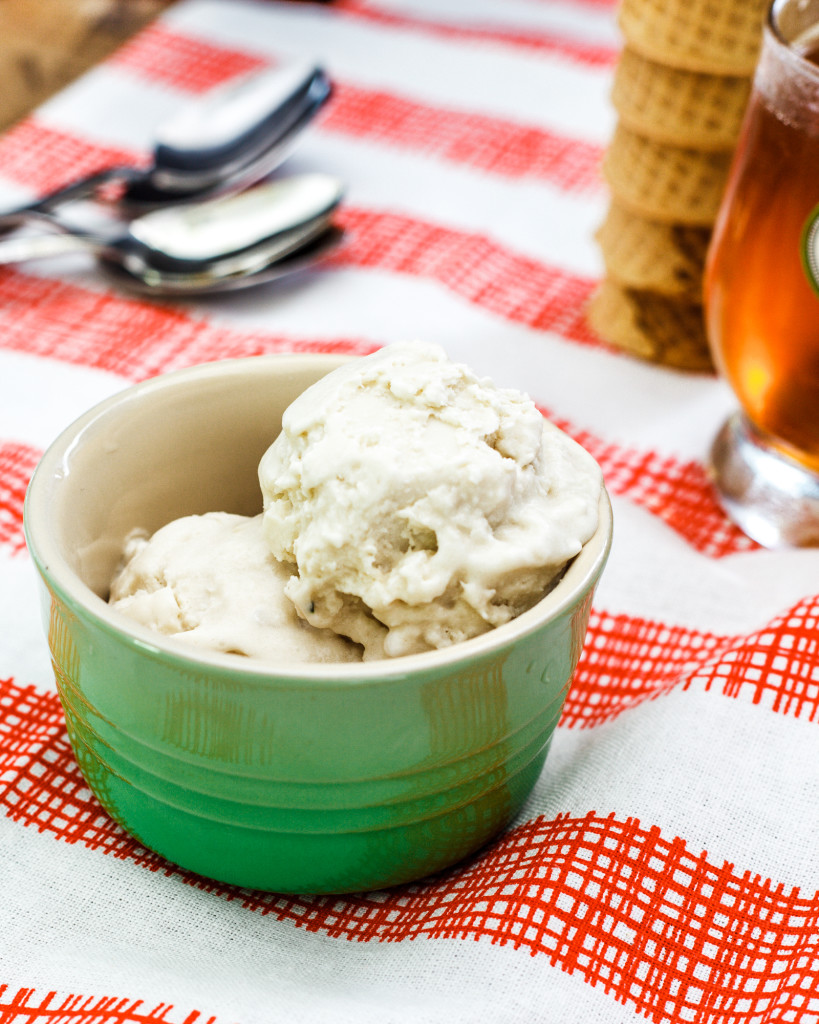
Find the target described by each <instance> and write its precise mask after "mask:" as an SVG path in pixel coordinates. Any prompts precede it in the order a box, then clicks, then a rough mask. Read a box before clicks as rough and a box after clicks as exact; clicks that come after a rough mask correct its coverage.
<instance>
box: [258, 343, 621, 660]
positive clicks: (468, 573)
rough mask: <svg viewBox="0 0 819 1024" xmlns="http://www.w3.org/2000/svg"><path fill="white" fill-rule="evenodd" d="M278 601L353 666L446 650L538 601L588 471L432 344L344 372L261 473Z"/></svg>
mask: <svg viewBox="0 0 819 1024" xmlns="http://www.w3.org/2000/svg"><path fill="white" fill-rule="evenodd" d="M259 478H260V482H261V487H262V493H263V495H264V509H265V511H264V528H265V536H266V538H267V542H268V544H269V546H270V550H271V551H272V552H273V554H274V555H275V557H276V558H278V559H280V560H282V561H284V562H290V563H293V564H294V565H295V567H296V569H295V572H294V574H293V577H292V578H291V579H290V581H289V582H288V584H287V586H286V588H285V592H286V594H287V595H288V596H289V597H290V598H291V599H292V601H293V602H294V604H295V606H296V608H297V609H298V611H299V614H300V615H301V616H303V617H304V618H305V619H306V620H307V621H308V622H311V623H313V624H315V625H316V626H320V627H325V628H329V629H332V630H333V631H335V632H337V633H339V634H341V635H343V636H347V637H350V638H352V639H353V640H355V641H357V642H358V643H361V644H363V645H364V648H365V655H364V656H365V658H367V659H370V658H378V657H384V656H397V655H403V654H409V653H413V652H418V651H425V650H429V649H432V648H438V647H444V646H447V645H449V644H452V643H456V642H458V641H461V640H465V639H467V638H469V637H472V636H476V635H477V634H479V633H482V632H485V631H486V630H488V629H490V628H492V627H494V626H497V625H500V624H501V623H504V622H506V621H508V620H509V619H511V618H513V617H514V616H516V615H518V614H519V613H520V612H522V611H524V610H526V609H527V608H529V607H531V606H532V605H533V604H535V603H536V602H537V601H538V600H539V599H540V598H541V597H542V596H543V594H544V593H545V592H546V591H547V590H548V589H549V587H550V585H551V584H553V583H554V581H555V580H556V578H557V576H558V575H559V574H560V572H561V570H562V569H563V567H564V566H565V565H566V563H567V562H568V561H569V560H570V559H571V558H573V557H574V556H575V555H576V554H577V553H578V551H580V548H581V547H582V545H583V544H584V543H585V542H586V541H587V540H588V539H589V538H590V537H591V535H592V534H593V533H594V531H595V529H596V527H597V515H598V511H597V510H598V500H599V495H600V489H601V476H600V470H599V468H598V466H597V464H596V463H595V462H594V460H593V459H592V458H591V456H590V455H589V454H588V453H587V452H586V451H584V450H583V449H582V448H581V447H580V446H579V445H577V444H576V443H575V442H573V441H572V440H571V439H570V438H568V437H567V436H566V435H565V434H563V433H562V432H561V431H559V430H557V428H555V427H554V426H553V425H551V424H549V423H548V422H546V421H545V420H544V419H543V417H542V416H541V415H540V413H539V412H538V411H537V409H536V407H535V406H534V404H533V403H532V401H531V400H530V399H529V398H527V397H526V396H525V395H522V394H520V393H518V392H515V391H510V390H504V389H500V388H497V387H495V386H494V385H493V384H492V383H491V382H490V381H487V380H481V379H479V378H477V377H476V376H475V375H474V374H473V373H472V372H471V371H469V370H468V369H467V368H466V367H465V366H461V365H458V364H454V363H452V362H450V361H449V360H448V359H447V357H446V355H445V353H444V352H443V350H442V349H440V348H438V347H437V346H432V345H422V344H401V345H391V346H389V347H387V348H385V349H382V350H381V351H380V352H377V353H375V354H374V355H372V356H368V357H366V358H365V359H358V360H355V361H351V362H350V363H348V364H345V365H344V366H342V367H341V368H339V369H338V370H335V371H334V372H333V373H331V374H329V375H328V376H327V377H325V378H323V379H322V380H320V381H319V382H318V383H317V384H315V385H314V386H313V387H311V388H309V389H308V390H307V391H305V392H304V393H303V394H302V395H301V396H300V397H299V398H297V399H296V401H295V402H293V403H292V405H291V406H290V407H289V408H288V409H287V411H286V412H285V415H284V418H283V424H282V432H281V434H280V435H279V437H278V438H277V439H276V441H275V442H274V443H273V445H272V446H271V447H270V449H269V450H268V451H267V452H266V454H265V455H264V457H263V459H262V461H261V464H260V466H259Z"/></svg>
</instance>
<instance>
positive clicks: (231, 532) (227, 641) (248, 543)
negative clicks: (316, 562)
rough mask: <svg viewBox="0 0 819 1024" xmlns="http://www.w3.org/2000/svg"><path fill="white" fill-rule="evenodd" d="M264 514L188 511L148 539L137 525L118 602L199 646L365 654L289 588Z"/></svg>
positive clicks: (312, 657) (284, 657)
mask: <svg viewBox="0 0 819 1024" xmlns="http://www.w3.org/2000/svg"><path fill="white" fill-rule="evenodd" d="M290 573H291V568H290V567H288V566H285V565H282V564H280V563H279V562H277V561H276V560H275V559H274V558H273V556H272V555H271V554H270V552H269V551H268V549H267V545H266V544H265V541H264V537H263V535H262V517H261V515H258V516H253V517H252V518H247V517H246V516H237V515H231V514H229V513H227V512H208V513H206V514H205V515H201V516H185V517H183V518H182V519H175V520H174V521H173V522H170V523H168V524H167V525H166V526H163V527H162V529H160V530H158V531H157V532H156V533H155V534H154V535H153V536H152V537H151V538H150V539H149V538H148V537H147V535H146V534H144V533H140V532H136V533H134V534H133V535H132V536H131V537H130V538H129V539H128V541H127V543H126V545H125V551H124V552H123V565H122V567H121V568H120V570H119V572H118V573H117V575H116V576H115V577H114V579H113V581H112V583H111V596H110V602H111V605H112V607H114V608H115V609H116V610H117V611H119V612H121V613H122V614H124V615H127V616H128V617H129V618H131V619H134V620H135V621H137V622H139V623H141V624H142V625H143V626H147V627H148V628H149V629H152V630H154V632H156V633H163V634H165V635H166V636H172V637H174V638H175V639H177V640H180V641H182V642H183V643H185V644H187V645H189V646H192V647H194V648H201V649H205V650H213V651H224V652H230V653H233V654H242V655H245V656H246V657H252V658H264V659H266V660H269V661H272V662H273V663H276V664H282V663H286V662H338V661H360V660H361V649H360V648H358V647H356V646H355V644H352V643H350V642H349V641H348V640H345V639H344V638H343V637H340V636H337V635H336V634H335V633H332V632H330V631H329V630H319V629H313V628H312V627H311V626H310V625H309V624H308V623H306V622H305V621H304V620H303V619H301V618H299V616H298V615H297V614H296V610H295V608H294V607H293V605H292V603H291V602H290V601H289V600H288V599H287V598H286V597H285V596H284V585H285V582H286V581H287V579H288V578H289V576H290Z"/></svg>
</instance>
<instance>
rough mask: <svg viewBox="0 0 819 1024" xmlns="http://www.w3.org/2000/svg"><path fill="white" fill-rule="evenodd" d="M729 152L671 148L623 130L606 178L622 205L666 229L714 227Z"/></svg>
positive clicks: (615, 141) (607, 158)
mask: <svg viewBox="0 0 819 1024" xmlns="http://www.w3.org/2000/svg"><path fill="white" fill-rule="evenodd" d="M730 162H731V153H730V152H718V153H713V152H709V151H703V150H699V149H693V148H691V147H683V146H668V145H664V144H662V143H659V142H655V141H654V140H653V139H647V138H646V137H645V136H643V135H638V134H637V133H636V132H632V131H630V130H629V129H628V128H626V127H625V126H624V125H623V124H618V125H617V128H616V129H615V131H614V136H613V137H612V140H611V144H610V145H609V148H608V151H607V153H606V156H605V159H604V161H603V172H604V174H605V177H606V180H607V182H608V184H609V187H610V188H611V191H612V194H613V196H614V198H615V199H616V200H617V201H618V202H619V203H620V205H622V206H624V207H626V208H627V209H630V210H632V211H633V212H634V213H637V214H639V215H641V216H643V217H646V218H649V219H652V220H658V221H662V222H663V223H681V224H692V225H697V226H701V227H702V226H711V225H713V223H714V221H715V219H716V216H717V211H718V210H719V204H720V200H721V198H722V193H723V190H724V188H725V182H726V180H727V178H728V168H729V165H730Z"/></svg>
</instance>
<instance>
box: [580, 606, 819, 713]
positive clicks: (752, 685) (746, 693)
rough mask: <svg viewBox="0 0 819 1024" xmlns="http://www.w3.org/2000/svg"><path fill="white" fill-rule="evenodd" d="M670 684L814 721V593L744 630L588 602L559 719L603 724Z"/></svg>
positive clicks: (818, 663)
mask: <svg viewBox="0 0 819 1024" xmlns="http://www.w3.org/2000/svg"><path fill="white" fill-rule="evenodd" d="M675 687H681V688H683V689H686V690H687V689H691V688H694V687H696V688H702V689H704V690H714V691H715V692H717V693H721V694H722V695H723V696H726V697H740V696H742V697H743V699H745V700H750V702H751V703H753V704H759V705H762V706H763V707H766V708H768V709H769V710H770V711H773V712H775V713H777V714H783V715H789V716H792V717H794V718H801V719H805V720H807V721H809V722H815V721H819V594H817V595H814V596H812V597H807V598H805V599H804V600H802V601H800V602H799V603H798V604H796V605H794V607H792V608H790V609H788V611H787V612H785V613H784V614H783V615H779V616H777V617H776V618H774V619H773V620H772V621H771V622H770V623H768V625H766V626H765V627H764V628H763V629H760V630H757V631H756V632H753V633H750V634H748V635H743V636H730V635H729V636H719V635H717V634H714V633H710V632H704V631H702V630H696V629H687V628H685V627H682V626H672V625H668V624H666V623H664V622H660V621H652V620H649V619H644V618H640V617H635V616H630V615H611V614H608V613H606V612H602V611H599V610H597V609H592V613H591V618H590V622H589V630H588V633H587V636H586V644H585V646H584V648H583V652H582V654H581V656H580V661H579V663H578V666H577V670H576V672H575V676H574V679H573V681H572V686H571V689H570V690H569V694H568V697H567V699H566V704H565V706H564V711H563V716H562V718H561V723H560V724H561V725H563V726H567V727H583V726H594V725H600V724H601V723H602V722H606V721H609V720H610V719H613V718H616V717H617V716H618V715H619V714H621V713H622V712H623V711H625V710H627V709H628V708H630V707H636V706H637V705H638V704H641V703H643V701H646V700H652V699H654V698H656V697H659V696H661V695H662V694H664V693H668V692H669V691H670V690H672V689H674V688H675Z"/></svg>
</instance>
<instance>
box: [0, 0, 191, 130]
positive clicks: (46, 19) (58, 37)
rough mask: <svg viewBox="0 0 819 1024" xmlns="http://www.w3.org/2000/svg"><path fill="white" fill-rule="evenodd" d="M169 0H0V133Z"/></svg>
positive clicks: (154, 14) (126, 35) (75, 75)
mask: <svg viewBox="0 0 819 1024" xmlns="http://www.w3.org/2000/svg"><path fill="white" fill-rule="evenodd" d="M170 3H171V0H0V130H3V129H4V128H7V127H8V126H9V125H11V124H13V123H14V122H15V121H18V120H19V119H20V118H21V117H24V116H25V115H26V114H27V113H28V112H29V111H31V110H32V109H33V108H34V107H36V106H37V105H38V104H39V103H42V102H43V101H44V100H46V99H47V98H48V97H49V96H51V95H52V94H53V93H55V92H57V91H58V90H59V89H61V88H62V87H63V86H65V85H67V84H68V83H69V82H71V81H73V80H74V79H75V78H77V77H78V76H79V75H81V74H82V73H83V72H84V71H85V70H87V69H88V68H90V67H91V66H92V65H93V64H96V63H97V62H98V61H100V60H102V59H103V58H104V57H106V56H107V55H108V54H109V53H111V52H112V51H113V50H115V49H116V48H117V47H118V46H119V45H120V44H121V43H123V42H124V41H125V40H126V39H128V38H129V37H130V36H132V35H133V34H134V33H135V32H137V31H138V30H139V29H141V28H142V27H143V26H145V25H146V24H147V23H148V22H149V21H151V19H152V18H155V17H156V16H157V15H158V14H160V13H161V12H162V11H163V10H164V9H165V8H166V7H168V6H170Z"/></svg>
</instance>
